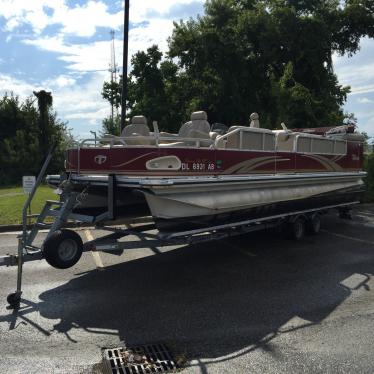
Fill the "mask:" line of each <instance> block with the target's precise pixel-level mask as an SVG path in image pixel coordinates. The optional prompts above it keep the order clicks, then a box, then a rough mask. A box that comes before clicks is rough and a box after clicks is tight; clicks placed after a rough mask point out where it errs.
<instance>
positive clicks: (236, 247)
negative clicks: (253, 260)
mask: <svg viewBox="0 0 374 374" xmlns="http://www.w3.org/2000/svg"><path fill="white" fill-rule="evenodd" d="M225 244H226V245H228V246H229V247H231V248H233V249H235V251H238V252H240V253H241V254H242V255H245V256H249V257H257V255H256V254H254V253H252V252H251V251H249V250H244V249H242V248H240V247H238V246H236V245H234V244H232V243H229V242H227V241H225Z"/></svg>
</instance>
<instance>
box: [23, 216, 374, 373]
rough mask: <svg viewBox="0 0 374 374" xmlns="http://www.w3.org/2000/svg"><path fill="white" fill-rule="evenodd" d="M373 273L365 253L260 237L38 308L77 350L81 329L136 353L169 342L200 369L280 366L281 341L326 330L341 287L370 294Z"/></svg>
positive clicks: (67, 289)
mask: <svg viewBox="0 0 374 374" xmlns="http://www.w3.org/2000/svg"><path fill="white" fill-rule="evenodd" d="M331 225H335V223H334V221H332V223H331ZM249 251H250V252H249ZM373 270H374V251H373V248H372V247H369V246H367V245H366V246H365V245H363V244H357V243H351V242H349V241H345V240H343V239H336V238H332V237H330V236H328V235H327V234H321V235H319V236H318V237H307V238H306V239H304V240H303V241H302V242H299V243H297V242H291V241H286V240H283V239H281V238H280V237H279V235H276V234H273V233H272V234H271V235H270V234H264V233H258V234H252V235H250V236H245V237H242V238H239V239H236V240H230V241H229V242H227V241H226V242H225V241H220V242H215V243H210V244H209V245H204V246H194V247H184V248H180V249H177V250H174V251H170V252H167V253H164V254H161V255H154V256H150V257H146V258H142V259H138V260H134V261H131V262H126V263H121V264H118V265H114V266H110V267H108V268H107V269H106V270H105V271H100V272H99V271H97V270H93V271H91V272H88V273H84V274H81V275H78V276H77V277H76V278H74V279H72V280H70V281H69V282H68V283H66V284H65V285H63V286H60V287H57V288H54V289H51V290H48V291H46V292H44V293H42V294H41V295H40V300H41V302H40V303H38V304H37V305H34V308H36V309H38V310H39V312H40V314H41V316H42V317H45V318H48V319H61V322H60V323H58V324H57V325H55V330H56V331H59V332H61V333H64V334H66V336H67V337H68V338H69V339H70V340H71V341H74V340H73V339H72V338H70V337H69V331H70V330H71V329H72V328H77V327H79V328H82V329H85V330H87V331H93V332H96V333H100V332H102V333H103V334H108V332H107V331H111V332H112V333H113V334H115V335H119V337H120V339H121V340H123V341H125V342H126V343H127V344H129V345H132V344H143V343H148V342H160V341H162V342H166V343H169V344H170V345H171V346H173V347H174V349H176V350H177V351H180V352H182V351H185V352H186V353H187V356H188V358H189V359H195V360H199V359H201V358H212V359H213V358H219V357H221V358H222V359H223V360H225V359H231V358H234V357H237V356H238V355H240V354H243V353H245V352H248V351H251V350H253V349H258V348H259V349H263V350H266V351H268V352H269V353H270V354H272V355H274V356H276V354H277V352H276V349H275V348H274V347H273V346H272V344H271V340H272V339H273V338H274V336H276V335H278V334H281V333H287V332H290V331H293V330H295V329H299V328H306V327H309V326H311V325H313V324H318V323H320V322H321V321H322V320H324V319H325V318H326V317H327V316H328V315H329V314H330V313H331V312H332V311H333V310H334V309H335V308H336V307H337V306H339V305H340V304H341V303H342V302H343V301H344V300H345V299H346V298H347V297H348V296H349V295H350V294H351V292H352V289H350V288H348V287H346V286H344V285H342V284H341V282H342V281H343V280H345V279H346V278H348V277H350V276H352V275H353V274H362V275H364V276H365V277H366V281H364V282H363V283H362V284H360V285H359V287H364V288H365V289H368V285H367V281H368V280H369V279H370V277H371V276H372V274H373V273H374V271H373ZM26 302H27V301H26ZM20 313H22V310H21V311H20ZM291 320H293V321H295V320H297V321H299V322H292V321H291ZM300 321H301V322H300ZM286 324H287V325H286ZM285 325H286V326H285ZM113 331H114V332H113ZM224 356H229V357H226V358H224ZM201 370H202V371H204V369H203V368H202V369H201Z"/></svg>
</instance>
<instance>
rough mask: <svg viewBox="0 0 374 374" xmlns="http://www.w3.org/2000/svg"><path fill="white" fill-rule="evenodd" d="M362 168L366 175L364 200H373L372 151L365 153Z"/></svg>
mask: <svg viewBox="0 0 374 374" xmlns="http://www.w3.org/2000/svg"><path fill="white" fill-rule="evenodd" d="M364 170H365V171H366V172H367V177H366V178H365V185H366V196H365V200H366V201H367V202H373V201H374V153H370V154H368V155H365V160H364Z"/></svg>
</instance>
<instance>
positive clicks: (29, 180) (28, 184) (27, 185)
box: [22, 175, 36, 193]
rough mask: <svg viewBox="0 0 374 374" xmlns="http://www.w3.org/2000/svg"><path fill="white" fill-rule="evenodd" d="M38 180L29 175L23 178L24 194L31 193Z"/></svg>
mask: <svg viewBox="0 0 374 374" xmlns="http://www.w3.org/2000/svg"><path fill="white" fill-rule="evenodd" d="M35 181H36V178H35V176H34V175H28V176H23V177H22V187H23V192H24V193H31V191H32V189H33V188H34V186H35Z"/></svg>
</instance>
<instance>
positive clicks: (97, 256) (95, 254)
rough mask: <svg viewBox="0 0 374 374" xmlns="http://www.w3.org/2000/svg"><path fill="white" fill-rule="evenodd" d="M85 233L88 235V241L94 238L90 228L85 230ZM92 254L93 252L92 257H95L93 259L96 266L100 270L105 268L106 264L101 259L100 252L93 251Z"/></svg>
mask: <svg viewBox="0 0 374 374" xmlns="http://www.w3.org/2000/svg"><path fill="white" fill-rule="evenodd" d="M84 234H85V235H86V238H87V240H88V241H91V240H94V238H93V236H92V234H91V231H90V230H84ZM91 254H92V257H93V260H94V262H95V265H96V267H97V268H98V269H99V270H102V269H104V264H103V261H102V260H101V256H100V253H99V252H95V251H91Z"/></svg>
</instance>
